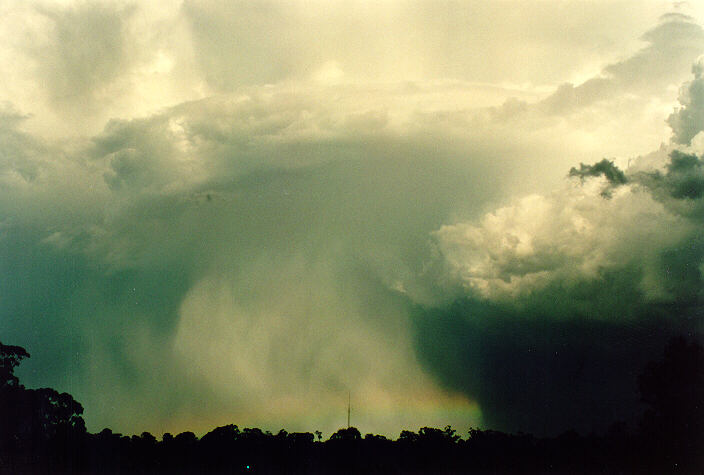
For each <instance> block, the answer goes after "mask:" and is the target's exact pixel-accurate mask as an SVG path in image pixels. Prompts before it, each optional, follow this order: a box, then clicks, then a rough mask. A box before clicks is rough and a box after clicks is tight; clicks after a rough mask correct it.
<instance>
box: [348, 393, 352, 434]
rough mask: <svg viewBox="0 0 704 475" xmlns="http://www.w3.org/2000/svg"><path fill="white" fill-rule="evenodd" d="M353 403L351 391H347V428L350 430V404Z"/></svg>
mask: <svg viewBox="0 0 704 475" xmlns="http://www.w3.org/2000/svg"><path fill="white" fill-rule="evenodd" d="M351 401H352V398H351V391H347V428H348V429H349V428H350V408H351V407H352V406H351V404H350V402H351Z"/></svg>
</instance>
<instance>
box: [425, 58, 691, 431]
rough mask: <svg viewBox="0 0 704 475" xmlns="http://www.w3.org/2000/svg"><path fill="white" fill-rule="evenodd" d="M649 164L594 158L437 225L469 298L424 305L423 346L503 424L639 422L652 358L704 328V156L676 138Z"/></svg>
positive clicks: (538, 427) (596, 427)
mask: <svg viewBox="0 0 704 475" xmlns="http://www.w3.org/2000/svg"><path fill="white" fill-rule="evenodd" d="M698 74H699V73H698V72H697V67H695V76H696V79H695V80H698V79H699V76H698ZM686 100H687V99H686V98H685V101H686ZM689 106H691V103H689V102H688V103H687V107H689ZM680 112H681V109H680ZM672 122H673V120H672V116H671V118H670V123H672ZM675 132H677V131H675ZM675 137H676V138H677V133H676V134H675ZM639 160H641V159H638V160H637V162H638V161H639ZM649 160H651V162H653V160H654V163H651V168H650V169H647V170H643V169H634V170H630V169H626V170H625V171H622V170H620V169H619V168H618V167H616V165H615V164H614V163H613V162H612V161H610V160H607V159H603V160H601V161H599V162H596V163H594V164H592V165H586V164H584V163H582V164H580V166H579V168H576V167H573V168H572V169H571V170H570V172H569V176H570V177H578V178H580V180H579V182H576V181H573V182H571V183H570V184H568V185H566V186H565V187H563V188H561V189H559V190H556V191H555V192H554V193H553V194H550V195H547V196H540V195H534V196H529V197H525V198H523V199H521V200H518V201H516V202H514V203H512V204H510V205H508V206H506V207H503V208H500V209H497V210H495V211H494V212H491V213H487V215H486V216H485V217H484V218H483V219H481V220H477V221H476V222H470V223H456V224H453V225H446V226H443V227H441V228H440V229H439V230H438V231H436V233H435V234H434V237H435V239H436V241H435V242H436V244H437V248H438V253H439V254H440V256H441V259H442V260H443V261H444V263H445V264H446V266H447V267H446V268H447V271H448V272H449V274H450V275H452V276H454V278H455V284H456V285H458V286H459V287H460V288H462V289H463V292H464V296H463V297H461V298H458V299H456V300H455V301H454V302H453V303H451V304H449V305H444V306H443V305H436V306H432V305H428V306H424V307H419V308H418V309H417V311H416V313H415V320H414V322H415V326H416V331H417V344H418V348H419V351H420V355H421V358H422V359H423V360H424V361H425V362H426V364H428V365H429V367H431V368H433V371H434V372H436V374H437V375H439V377H440V378H441V380H442V381H443V383H444V384H446V385H447V386H448V387H450V388H453V389H461V390H463V391H465V392H466V393H467V394H469V395H470V396H471V397H476V398H477V400H478V401H479V402H480V405H481V407H482V409H483V416H484V420H485V421H486V422H487V423H488V424H489V425H490V426H495V427H499V428H502V429H504V430H524V431H531V432H535V433H541V434H543V433H547V434H555V433H558V432H560V431H561V430H564V429H565V428H567V427H571V428H575V429H577V430H580V431H582V432H589V431H603V430H605V429H606V428H607V427H608V426H609V424H611V423H613V422H614V421H616V420H619V419H622V420H626V421H628V422H629V423H631V424H633V423H635V421H636V418H637V416H638V414H639V413H640V411H641V410H642V408H641V406H640V405H639V397H638V387H637V375H638V374H639V373H640V372H641V371H642V370H643V368H644V367H645V365H646V363H647V362H648V361H649V360H651V359H653V358H655V357H656V356H657V355H658V354H659V352H660V351H662V348H663V347H664V345H665V343H666V342H667V340H668V339H669V338H670V337H672V336H673V335H686V336H688V337H693V338H697V339H701V338H702V330H703V326H702V321H703V320H702V319H703V318H704V292H702V289H704V225H703V224H702V223H703V221H702V219H701V218H702V203H703V202H704V161H703V160H702V157H699V156H697V154H695V153H690V152H688V151H682V150H678V149H672V148H669V153H668V148H667V147H665V146H663V147H661V149H660V150H659V151H657V152H654V153H653V154H651V156H650V158H649ZM646 161H647V160H646ZM653 165H654V167H653ZM653 168H655V169H653ZM604 186H605V188H604ZM599 187H601V191H599ZM605 192H606V193H605Z"/></svg>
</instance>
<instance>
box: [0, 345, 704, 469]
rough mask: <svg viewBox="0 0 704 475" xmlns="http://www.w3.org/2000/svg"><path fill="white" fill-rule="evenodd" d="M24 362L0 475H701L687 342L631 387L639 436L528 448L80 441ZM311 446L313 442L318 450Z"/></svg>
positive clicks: (484, 443) (10, 403) (186, 439)
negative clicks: (25, 372)
mask: <svg viewBox="0 0 704 475" xmlns="http://www.w3.org/2000/svg"><path fill="white" fill-rule="evenodd" d="M28 356H29V354H28V353H27V351H26V350H24V349H23V348H21V347H16V346H6V345H2V344H0V364H1V365H2V366H1V367H0V371H1V372H2V373H0V374H1V375H2V380H1V382H2V386H1V387H0V398H1V401H0V402H1V404H0V416H1V417H2V419H0V420H1V421H2V425H0V435H1V436H2V439H0V443H1V444H2V445H0V473H13V474H14V473H27V474H30V473H31V474H34V473H108V474H123V473H142V474H167V473H168V474H172V473H306V474H322V473H379V474H381V473H384V474H386V473H391V474H394V473H398V474H400V473H448V474H449V473H467V472H478V473H516V472H525V473H634V472H642V473H680V472H684V473H701V472H702V470H703V469H704V463H702V459H701V456H700V455H699V452H700V450H698V449H699V448H701V447H702V445H701V442H702V433H701V431H702V427H703V426H702V401H703V396H704V392H703V377H704V374H703V372H702V371H703V367H704V365H703V362H704V361H703V359H704V352H703V351H702V347H701V346H700V345H699V344H697V343H690V342H687V341H686V340H684V339H681V338H679V339H675V340H672V341H671V342H670V344H669V345H668V346H667V348H666V349H665V352H664V356H663V359H662V360H660V361H657V362H653V363H650V364H649V365H648V366H647V367H646V368H645V370H644V371H643V373H642V374H641V376H640V377H639V379H638V384H639V388H640V391H641V397H642V400H643V402H644V403H645V404H646V405H648V409H647V410H646V411H645V413H644V414H643V417H642V420H641V423H640V427H639V430H638V431H637V432H636V431H631V430H629V427H628V426H627V425H626V424H625V423H624V422H617V423H614V424H613V425H612V427H611V428H610V429H609V431H608V432H607V433H606V434H604V435H599V436H597V435H593V434H592V435H587V436H584V435H580V434H578V433H576V432H574V431H567V432H565V433H563V434H562V435H560V436H558V437H553V438H536V437H534V436H532V435H529V434H523V433H518V434H508V433H504V432H499V431H493V430H482V429H478V428H471V429H470V430H469V432H468V434H467V437H465V438H462V437H461V436H460V435H458V434H457V431H456V430H455V429H453V428H452V427H450V426H446V427H445V428H443V429H439V428H433V427H422V428H420V429H419V430H418V432H413V431H410V430H404V431H402V432H401V433H400V435H399V437H398V439H397V440H390V439H388V438H386V437H384V436H381V435H375V434H366V435H365V436H364V437H363V438H362V436H361V434H360V432H359V430H358V429H357V428H355V427H348V428H343V429H340V430H338V431H337V432H335V433H333V434H332V435H331V436H330V438H329V439H328V440H326V441H323V440H322V434H321V433H320V432H319V431H316V433H315V435H314V434H313V433H310V432H291V433H289V432H287V431H285V430H283V429H282V430H280V431H279V432H278V433H276V434H272V433H271V432H268V431H262V430H260V429H257V428H243V429H240V428H239V427H238V426H236V425H234V424H229V425H225V426H221V427H217V428H215V429H213V430H212V431H210V432H208V433H207V434H205V435H203V436H202V437H200V438H198V437H197V436H196V435H195V434H194V433H193V432H182V433H180V434H177V435H176V436H173V435H172V434H170V433H165V434H164V435H163V436H162V438H161V440H157V438H156V437H154V436H153V435H152V434H150V433H149V432H142V433H141V434H140V435H133V436H125V435H122V434H118V433H114V432H112V431H111V430H110V429H107V428H106V429H104V430H102V431H101V432H99V433H97V434H90V433H87V432H86V430H85V425H84V423H83V419H82V418H81V414H82V412H83V408H82V407H81V405H80V404H79V403H77V402H76V401H75V400H73V398H72V397H71V396H70V395H68V394H66V393H63V394H60V393H58V392H57V391H55V390H53V389H49V388H43V389H37V390H32V389H26V388H25V387H24V386H22V385H21V384H20V382H19V380H18V379H17V378H16V377H15V375H14V369H15V368H16V367H17V365H18V364H19V363H20V362H21V360H22V359H23V358H27V357H28ZM316 436H317V441H316Z"/></svg>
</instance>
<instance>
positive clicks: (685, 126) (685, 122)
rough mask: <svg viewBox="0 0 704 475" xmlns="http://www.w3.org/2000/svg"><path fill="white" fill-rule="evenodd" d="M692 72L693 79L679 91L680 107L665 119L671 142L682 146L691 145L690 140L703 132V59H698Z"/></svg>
mask: <svg viewBox="0 0 704 475" xmlns="http://www.w3.org/2000/svg"><path fill="white" fill-rule="evenodd" d="M692 72H693V73H694V79H693V80H692V81H690V82H688V83H687V84H685V85H684V86H682V89H681V91H680V98H679V100H680V103H681V104H682V106H681V107H680V108H678V109H677V110H676V111H675V112H673V113H672V114H671V115H670V117H668V119H667V122H668V124H670V127H672V132H673V135H674V136H673V140H674V141H675V142H676V143H679V144H683V145H689V144H691V143H692V139H693V138H694V137H695V136H696V135H697V134H698V133H700V132H702V131H703V130H704V125H703V124H704V59H701V58H700V59H699V61H698V62H697V63H696V64H695V65H694V66H693V67H692Z"/></svg>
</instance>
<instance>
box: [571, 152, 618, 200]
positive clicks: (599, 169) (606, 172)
mask: <svg viewBox="0 0 704 475" xmlns="http://www.w3.org/2000/svg"><path fill="white" fill-rule="evenodd" d="M569 176H571V177H579V178H581V179H582V180H584V179H585V178H586V177H597V176H603V177H604V178H606V180H607V181H608V182H609V186H608V187H606V188H604V190H603V191H602V192H601V193H602V195H603V196H604V197H611V188H613V187H614V186H619V185H623V184H624V183H626V182H627V181H628V180H627V178H626V175H625V174H624V173H623V172H622V171H621V170H620V169H619V168H618V167H617V166H616V165H614V162H613V160H608V159H606V158H604V159H603V160H601V161H600V162H597V163H595V164H594V165H585V164H584V163H580V164H579V169H577V168H575V167H572V168H570V173H569Z"/></svg>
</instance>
